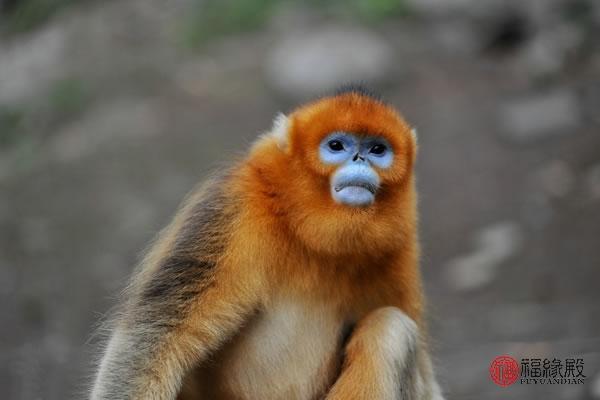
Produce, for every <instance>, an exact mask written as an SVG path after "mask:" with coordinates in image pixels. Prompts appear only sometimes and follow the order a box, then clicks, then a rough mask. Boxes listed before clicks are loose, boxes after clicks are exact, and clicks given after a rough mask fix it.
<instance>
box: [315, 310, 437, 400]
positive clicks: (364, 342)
mask: <svg viewBox="0 0 600 400" xmlns="http://www.w3.org/2000/svg"><path fill="white" fill-rule="evenodd" d="M420 336H421V335H420V333H419V329H418V327H417V324H416V323H415V322H414V321H413V320H412V319H411V318H409V317H408V316H407V315H406V314H404V313H403V312H402V311H401V310H400V309H398V308H396V307H384V308H379V309H377V310H375V311H373V312H371V313H370V314H368V315H367V316H366V317H365V318H363V319H362V320H361V321H359V323H358V325H357V326H356V328H355V330H354V332H353V333H352V336H351V337H350V340H349V342H348V344H347V346H346V355H345V360H344V365H343V368H342V373H341V374H340V377H339V378H338V380H337V382H336V383H335V384H334V385H333V387H332V389H331V391H330V392H329V394H328V395H327V397H326V399H327V400H348V399H352V400H361V399H364V400H367V399H369V400H388V399H389V400H392V399H394V400H396V399H402V400H429V399H435V400H441V399H442V397H441V393H440V391H439V387H438V385H437V383H436V382H435V379H434V377H433V373H432V371H431V362H430V360H429V355H428V354H427V351H426V349H425V348H424V346H423V345H422V343H421V338H420Z"/></svg>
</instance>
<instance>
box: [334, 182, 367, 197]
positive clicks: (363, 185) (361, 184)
mask: <svg viewBox="0 0 600 400" xmlns="http://www.w3.org/2000/svg"><path fill="white" fill-rule="evenodd" d="M346 188H348V189H349V188H362V189H366V190H368V191H369V192H371V194H373V195H374V194H375V192H376V191H377V185H374V184H373V183H370V182H366V181H362V180H361V181H348V182H344V183H343V184H340V185H337V186H336V187H335V188H334V190H335V191H336V192H338V193H339V192H341V191H342V190H344V189H346Z"/></svg>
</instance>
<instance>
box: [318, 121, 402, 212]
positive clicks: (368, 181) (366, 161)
mask: <svg viewBox="0 0 600 400" xmlns="http://www.w3.org/2000/svg"><path fill="white" fill-rule="evenodd" d="M319 157H320V158H321V161H322V162H324V163H325V164H330V165H337V166H338V169H337V170H336V171H335V173H334V174H333V176H332V177H331V196H332V197H333V199H334V200H335V201H336V202H337V203H340V204H344V205H348V206H352V207H367V206H369V205H371V204H373V202H374V201H375V194H376V193H377V190H378V189H379V184H380V180H379V175H378V174H377V171H376V170H375V168H378V169H387V168H389V167H390V166H391V165H392V161H393V159H394V153H393V152H392V148H391V147H390V145H389V143H388V142H387V141H386V140H385V139H383V138H381V137H377V136H358V135H353V134H352V133H348V132H334V133H332V134H330V135H328V136H327V137H326V138H325V139H323V141H322V142H321V144H320V145H319Z"/></svg>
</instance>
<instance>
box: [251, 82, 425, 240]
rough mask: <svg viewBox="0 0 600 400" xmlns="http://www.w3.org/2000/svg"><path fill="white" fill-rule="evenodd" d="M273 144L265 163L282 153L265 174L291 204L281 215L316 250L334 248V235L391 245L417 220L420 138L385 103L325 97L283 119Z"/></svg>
mask: <svg viewBox="0 0 600 400" xmlns="http://www.w3.org/2000/svg"><path fill="white" fill-rule="evenodd" d="M266 139H267V142H268V143H263V145H259V146H258V147H263V148H264V147H265V146H266V147H267V148H269V149H270V150H269V151H266V152H261V153H263V155H261V156H260V157H257V158H260V159H265V158H269V157H265V153H276V154H277V156H275V159H277V161H276V162H274V163H271V165H270V166H265V167H264V168H261V170H262V171H263V175H270V176H272V177H273V179H271V182H272V188H273V192H274V193H277V196H276V197H277V198H278V199H279V201H280V202H283V203H285V204H278V205H277V208H278V209H279V210H280V211H284V214H285V215H286V216H288V217H289V218H290V219H292V222H291V223H290V225H291V226H293V229H295V230H296V231H297V232H298V233H299V235H300V236H302V237H303V238H304V239H305V241H309V242H316V241H318V243H315V246H316V247H321V244H324V245H325V246H327V245H333V243H328V242H329V240H330V238H331V237H332V236H333V237H335V236H337V237H338V239H339V238H342V239H340V240H342V241H343V242H344V243H345V244H346V245H348V246H351V245H358V244H359V242H360V243H362V242H365V243H366V242H370V241H372V240H375V241H377V244H381V245H384V244H385V243H386V242H389V241H391V240H395V239H397V232H398V231H399V230H401V229H400V228H401V227H400V225H402V224H404V225H405V226H406V225H407V222H406V221H408V220H412V219H414V210H413V209H414V204H413V200H414V199H413V197H414V193H413V192H414V188H413V179H412V175H413V164H414V160H415V153H416V140H415V136H414V133H413V131H412V130H411V128H410V127H409V126H408V124H407V123H406V122H405V121H404V119H403V118H402V117H401V116H400V115H399V114H398V113H397V112H396V111H395V110H394V109H393V108H392V107H391V106H389V105H388V104H386V103H384V102H382V101H380V100H379V99H377V98H375V97H373V96H371V95H369V94H366V93H364V92H363V91H361V90H357V89H350V90H349V91H344V92H341V93H338V94H336V95H334V96H331V97H325V98H321V99H319V100H316V101H315V102H312V103H309V104H307V105H304V106H301V107H300V108H298V109H296V110H295V111H293V112H292V113H291V114H290V115H289V116H284V115H280V116H279V117H278V118H277V119H276V121H275V126H274V129H273V130H272V132H270V133H269V135H268V137H267V138H266ZM263 142H264V141H263ZM272 142H275V143H276V146H275V145H273V143H272ZM269 143H270V144H269ZM271 146H273V147H277V148H278V151H273V150H272V147H271ZM269 171H270V172H269ZM274 171H276V172H274ZM399 227H400V228H399ZM346 245H344V246H346ZM315 246H312V247H315ZM340 246H341V245H340V244H339V243H338V245H337V246H336V248H338V249H339V248H340ZM344 246H341V247H344ZM373 246H374V245H373V244H372V243H371V245H370V247H373Z"/></svg>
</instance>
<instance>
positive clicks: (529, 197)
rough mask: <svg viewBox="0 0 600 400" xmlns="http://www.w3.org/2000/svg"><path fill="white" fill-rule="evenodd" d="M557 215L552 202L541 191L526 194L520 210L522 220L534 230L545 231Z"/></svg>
mask: <svg viewBox="0 0 600 400" xmlns="http://www.w3.org/2000/svg"><path fill="white" fill-rule="evenodd" d="M554 215H555V212H554V208H553V207H552V202H551V201H550V199H549V198H548V196H547V195H545V194H544V193H542V192H541V191H537V190H531V191H528V192H527V193H525V196H524V198H523V204H522V206H521V210H520V216H521V218H520V219H521V220H522V221H523V222H525V223H526V224H527V226H528V227H529V228H532V229H534V230H538V231H540V230H542V229H544V228H545V227H546V226H547V225H548V224H549V223H550V221H552V217H553V216H554Z"/></svg>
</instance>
